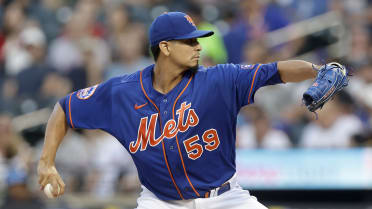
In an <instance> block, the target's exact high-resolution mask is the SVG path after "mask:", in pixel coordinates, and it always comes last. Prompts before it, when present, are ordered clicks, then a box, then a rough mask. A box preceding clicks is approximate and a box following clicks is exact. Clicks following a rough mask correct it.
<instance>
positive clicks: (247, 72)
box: [222, 62, 283, 107]
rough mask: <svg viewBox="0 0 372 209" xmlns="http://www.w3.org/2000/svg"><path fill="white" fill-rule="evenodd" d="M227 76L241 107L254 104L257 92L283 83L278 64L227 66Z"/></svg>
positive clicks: (224, 67) (224, 69) (224, 68)
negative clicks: (268, 86)
mask: <svg viewBox="0 0 372 209" xmlns="http://www.w3.org/2000/svg"><path fill="white" fill-rule="evenodd" d="M222 68H223V71H225V73H224V74H225V75H227V78H228V79H231V81H232V83H233V85H234V89H235V94H236V99H237V102H238V104H239V106H240V107H242V106H244V105H247V104H252V103H254V95H255V93H256V91H257V90H258V89H259V88H261V87H263V86H267V85H274V84H279V83H283V81H282V80H281V78H280V75H279V72H278V68H277V62H274V63H268V64H255V65H236V64H226V65H223V66H222Z"/></svg>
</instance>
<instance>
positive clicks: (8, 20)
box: [3, 2, 31, 76]
mask: <svg viewBox="0 0 372 209" xmlns="http://www.w3.org/2000/svg"><path fill="white" fill-rule="evenodd" d="M3 21H4V22H3V27H4V28H3V33H4V35H5V44H4V48H3V50H4V52H3V53H4V62H5V71H6V74H7V75H12V76H14V75H17V74H18V73H19V72H20V71H21V70H22V69H24V68H25V67H26V66H28V65H29V64H30V63H31V57H30V55H29V54H28V53H27V51H26V50H25V49H24V48H23V47H22V46H21V43H20V41H19V33H20V32H21V30H22V28H23V26H24V24H25V22H26V17H25V14H24V12H23V9H22V7H21V5H20V4H19V3H17V2H13V3H12V4H10V5H8V6H7V7H6V11H5V14H4V20H3Z"/></svg>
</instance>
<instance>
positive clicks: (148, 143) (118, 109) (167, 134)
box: [60, 63, 282, 200]
mask: <svg viewBox="0 0 372 209" xmlns="http://www.w3.org/2000/svg"><path fill="white" fill-rule="evenodd" d="M153 69H154V65H151V66H149V67H147V68H145V69H144V70H142V71H139V72H136V73H133V74H131V75H124V76H121V77H116V78H113V79H111V80H108V81H106V82H104V83H101V84H99V85H95V86H92V87H89V88H86V89H82V90H79V91H77V92H74V93H71V94H70V95H67V96H66V97H65V98H63V99H61V100H60V104H61V106H62V108H63V110H64V111H65V115H66V119H67V121H68V124H69V126H70V127H71V128H83V129H102V130H104V131H106V132H108V133H110V134H111V135H113V136H114V137H116V139H117V140H118V141H119V142H120V143H121V144H122V145H123V146H124V147H125V149H127V150H128V152H129V153H130V154H131V156H132V158H133V161H134V163H135V165H136V167H137V170H138V175H139V179H140V181H141V183H142V184H143V185H144V186H145V187H146V188H147V189H149V190H150V191H151V192H153V193H154V194H155V195H156V196H157V197H158V198H159V199H162V200H180V199H194V198H198V197H204V195H205V194H206V193H207V192H208V191H210V190H211V189H214V188H217V187H219V186H221V185H222V184H223V183H224V182H226V181H227V180H228V179H230V178H231V177H232V176H233V175H234V174H235V172H236V170H235V136H236V120H237V115H238V112H239V110H240V108H241V107H242V106H244V105H247V104H250V103H253V102H254V94H255V92H256V91H257V90H258V89H259V88H260V87H262V86H265V85H272V84H277V83H282V81H281V79H280V76H279V73H278V70H277V63H270V64H256V65H234V64H222V65H216V66H213V67H209V68H205V67H202V66H201V67H199V70H198V72H197V73H192V72H191V71H188V72H186V73H185V75H184V77H183V79H182V80H181V82H180V83H179V84H178V85H177V86H176V87H174V88H173V89H172V90H171V91H170V92H169V93H167V94H161V93H159V92H158V91H156V90H155V89H154V88H153V86H152V77H153Z"/></svg>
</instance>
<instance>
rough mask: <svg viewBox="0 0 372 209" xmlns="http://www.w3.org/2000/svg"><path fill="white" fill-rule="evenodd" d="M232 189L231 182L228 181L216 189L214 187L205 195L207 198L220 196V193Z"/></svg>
mask: <svg viewBox="0 0 372 209" xmlns="http://www.w3.org/2000/svg"><path fill="white" fill-rule="evenodd" d="M230 189H231V187H230V182H226V183H224V184H222V185H221V186H220V187H217V188H215V189H212V190H210V191H208V192H206V193H205V194H204V197H205V198H209V197H216V196H219V195H221V194H223V193H225V192H227V191H229V190H230ZM216 192H217V194H216ZM211 194H212V195H211Z"/></svg>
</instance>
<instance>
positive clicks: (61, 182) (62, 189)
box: [57, 176, 66, 195]
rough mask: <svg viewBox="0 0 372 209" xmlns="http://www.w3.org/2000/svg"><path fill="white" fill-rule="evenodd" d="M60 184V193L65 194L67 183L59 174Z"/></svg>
mask: <svg viewBox="0 0 372 209" xmlns="http://www.w3.org/2000/svg"><path fill="white" fill-rule="evenodd" d="M57 181H58V184H59V189H60V190H59V195H63V194H64V193H65V186H66V185H65V183H64V182H63V180H62V178H61V177H59V176H58V178H57Z"/></svg>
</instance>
